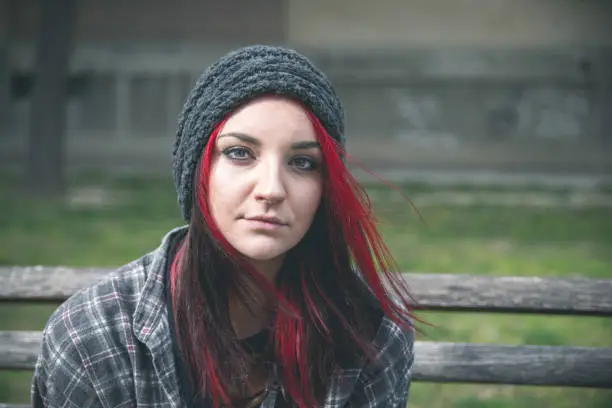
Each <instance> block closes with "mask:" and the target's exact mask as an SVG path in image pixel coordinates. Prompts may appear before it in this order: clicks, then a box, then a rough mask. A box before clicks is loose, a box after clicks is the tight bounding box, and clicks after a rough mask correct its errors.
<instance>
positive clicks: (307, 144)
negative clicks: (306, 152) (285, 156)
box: [291, 140, 321, 150]
mask: <svg viewBox="0 0 612 408" xmlns="http://www.w3.org/2000/svg"><path fill="white" fill-rule="evenodd" d="M291 148H292V149H295V150H301V149H319V148H321V145H320V144H319V142H315V141H311V140H305V141H303V142H295V143H293V144H292V145H291Z"/></svg>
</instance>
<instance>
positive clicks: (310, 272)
mask: <svg viewBox="0 0 612 408" xmlns="http://www.w3.org/2000/svg"><path fill="white" fill-rule="evenodd" d="M308 116H309V118H310V120H311V122H312V125H313V127H314V130H315V132H316V135H317V139H318V142H319V144H320V146H321V151H322V155H323V158H324V166H323V167H324V168H323V170H322V171H323V180H324V192H323V198H322V202H321V205H320V208H319V210H318V212H317V214H316V216H315V219H314V221H313V225H312V226H311V228H310V230H309V231H308V232H307V234H306V236H305V237H304V238H303V240H302V242H300V243H299V244H298V245H297V246H296V247H295V248H294V249H292V250H290V251H289V253H288V254H287V257H286V260H285V266H284V267H283V269H282V270H281V272H280V273H279V278H278V280H277V282H276V283H277V285H276V286H274V285H273V284H271V283H270V282H268V281H267V280H266V279H264V278H263V277H262V276H261V275H259V274H258V273H257V272H256V271H254V270H253V268H251V267H250V266H249V265H248V263H246V262H244V261H243V260H242V258H241V255H240V254H239V253H237V251H236V250H235V249H234V248H232V246H231V245H230V244H229V242H227V240H226V239H225V238H224V237H223V235H222V234H221V232H220V231H219V229H218V228H217V226H216V224H215V222H214V220H213V217H212V215H211V213H210V209H209V207H208V201H207V197H208V179H209V174H210V167H211V163H212V159H213V152H214V146H215V140H216V137H217V135H218V133H219V131H220V129H222V128H223V125H224V122H222V123H221V124H219V125H218V126H217V127H216V129H215V131H214V132H213V133H212V134H211V136H210V139H209V141H208V143H207V145H206V148H205V151H204V153H203V156H202V159H201V164H200V168H199V171H198V172H197V176H196V177H198V179H197V180H198V182H197V191H196V194H195V197H194V201H195V204H197V205H194V206H193V211H192V217H191V221H190V228H189V232H188V234H187V237H186V238H185V241H184V243H183V245H182V246H181V248H180V251H179V254H177V256H176V257H175V260H174V262H173V264H172V271H171V284H172V293H173V309H174V310H173V312H174V314H175V321H176V325H177V333H178V335H179V336H178V337H179V345H180V349H181V351H182V353H183V355H184V358H185V360H186V361H187V363H188V365H189V367H190V372H191V374H192V376H193V378H194V384H195V386H196V388H197V389H199V390H202V391H204V390H205V392H206V393H207V394H208V395H209V396H210V398H211V400H212V403H213V405H214V406H215V407H218V406H220V404H221V403H222V402H223V403H224V404H226V405H229V406H231V398H230V391H229V389H230V387H231V385H232V378H236V375H239V374H241V373H242V374H244V371H241V370H243V369H244V367H245V364H244V362H245V361H246V356H245V353H244V350H242V349H241V346H240V345H239V343H238V341H237V339H236V336H235V334H234V333H233V330H232V327H231V322H230V321H229V312H228V310H227V309H228V308H229V307H228V303H227V292H228V290H229V288H237V290H238V292H239V293H242V294H243V298H244V299H243V300H244V301H245V302H248V301H249V299H247V297H248V296H247V295H246V294H245V291H244V286H241V285H240V275H242V276H244V275H245V272H246V274H247V276H248V277H249V278H250V279H251V280H252V281H253V282H255V283H256V284H257V285H258V286H259V287H260V288H261V289H262V290H265V291H266V292H268V293H274V292H275V293H276V295H277V299H278V301H279V305H280V306H282V307H280V308H279V312H278V313H277V314H276V318H275V321H274V326H273V330H272V337H273V344H274V346H273V352H272V355H273V356H274V359H275V362H276V363H277V364H278V366H279V367H280V370H279V374H280V377H281V378H280V380H281V383H282V384H283V386H284V388H285V390H286V394H287V395H288V397H290V398H291V399H292V400H293V401H294V402H295V404H296V405H297V406H299V407H312V406H315V405H317V404H319V403H321V402H322V399H323V398H324V397H325V392H326V391H327V387H328V385H329V383H330V381H329V380H330V379H331V377H332V376H333V375H334V374H335V373H336V372H337V370H338V369H341V368H344V367H351V366H352V365H354V364H357V363H358V362H359V361H361V360H362V359H370V358H372V356H373V353H372V351H373V350H372V345H371V342H372V340H373V337H374V335H375V334H376V329H377V328H378V325H379V323H380V318H381V316H382V314H384V315H385V316H387V317H388V318H389V319H391V320H393V321H394V322H395V323H397V324H398V325H400V326H401V327H403V329H404V330H413V327H412V324H411V321H412V314H411V312H410V310H411V305H412V298H411V297H410V295H409V292H408V289H407V287H406V283H405V281H404V280H403V279H402V278H401V275H400V274H399V273H398V272H399V270H398V268H397V265H396V263H395V261H394V259H393V257H392V256H391V254H390V252H389V250H388V248H387V247H386V245H385V243H384V240H383V238H382V236H381V235H380V233H379V231H378V230H377V228H376V217H375V216H374V214H373V211H372V208H371V205H370V201H369V198H368V196H367V193H366V192H365V190H364V189H363V188H362V187H361V186H360V185H359V183H358V182H357V181H356V180H355V178H354V177H353V176H352V174H351V173H350V171H349V170H348V169H347V167H346V165H345V163H344V161H343V160H342V158H343V157H348V156H347V154H346V152H345V151H344V150H343V149H342V147H341V146H340V145H339V144H338V143H337V142H336V141H335V140H334V139H333V138H332V137H331V136H330V135H329V134H328V133H327V131H326V130H325V128H324V127H323V125H322V124H321V122H320V121H319V120H318V118H317V117H316V116H315V115H314V114H312V113H310V112H308ZM202 247H204V248H202ZM221 268H226V269H229V270H230V273H229V274H228V273H227V271H225V273H220V272H218V271H219V270H222V269H221ZM367 299H370V300H372V301H370V300H367ZM202 345H206V346H205V347H202ZM313 370H316V371H314V372H313Z"/></svg>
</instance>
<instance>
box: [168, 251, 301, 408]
mask: <svg viewBox="0 0 612 408" xmlns="http://www.w3.org/2000/svg"><path fill="white" fill-rule="evenodd" d="M179 243H180V241H179V240H178V239H176V240H175V242H172V243H171V245H170V248H171V251H170V253H169V254H168V261H167V264H166V267H165V273H166V280H165V281H166V306H167V308H168V323H169V326H170V339H171V341H172V351H173V354H174V361H175V362H176V370H177V374H178V382H179V388H180V390H179V391H180V393H181V395H182V396H183V399H184V400H185V402H186V403H187V407H188V408H209V407H212V406H213V404H212V401H211V400H210V397H209V396H208V395H207V396H205V397H203V396H202V395H201V394H200V393H196V392H195V389H194V384H193V381H192V378H191V374H190V373H189V369H188V366H187V364H186V363H185V361H184V360H183V358H182V354H181V352H180V348H179V344H178V338H177V336H176V329H175V322H174V314H173V310H172V294H171V289H170V268H171V265H172V260H173V259H174V256H175V253H176V248H177V245H178V244H179ZM269 339H270V332H269V330H267V329H266V330H263V331H260V332H259V333H256V334H254V335H253V336H250V337H247V338H245V339H244V340H242V341H241V343H242V344H243V346H244V347H245V350H247V352H249V354H260V355H261V354H264V352H265V350H266V348H267V344H268V341H269ZM286 406H289V405H286V404H284V401H283V398H281V396H280V395H279V396H278V397H277V399H276V404H275V408H283V407H286Z"/></svg>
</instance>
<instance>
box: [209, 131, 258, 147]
mask: <svg viewBox="0 0 612 408" xmlns="http://www.w3.org/2000/svg"><path fill="white" fill-rule="evenodd" d="M223 137H235V138H236V139H240V140H242V141H243V142H245V143H250V144H253V145H257V146H259V145H261V142H260V141H259V139H257V138H254V137H253V136H250V135H247V134H246V133H240V132H228V133H223V134H222V135H219V137H218V138H217V139H221V138H223Z"/></svg>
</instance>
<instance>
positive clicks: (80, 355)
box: [31, 227, 414, 408]
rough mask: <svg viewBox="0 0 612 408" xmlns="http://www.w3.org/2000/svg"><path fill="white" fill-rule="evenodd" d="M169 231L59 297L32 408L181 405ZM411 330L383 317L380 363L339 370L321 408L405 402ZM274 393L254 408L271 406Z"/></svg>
mask: <svg viewBox="0 0 612 408" xmlns="http://www.w3.org/2000/svg"><path fill="white" fill-rule="evenodd" d="M184 228H185V227H181V228H177V229H175V230H173V231H170V232H169V233H168V234H167V235H166V236H165V237H164V239H163V240H162V243H161V246H160V247H159V248H157V249H156V250H155V251H153V252H151V253H149V254H146V255H144V256H143V257H141V258H140V259H138V260H136V261H133V262H131V263H129V264H127V265H125V266H123V267H121V268H119V269H118V270H116V271H114V272H113V273H111V274H109V276H107V277H106V278H104V279H103V280H102V281H100V282H98V283H97V284H95V285H93V286H92V287H89V288H87V289H84V290H82V291H80V292H78V293H76V294H74V295H73V296H71V298H70V299H68V300H67V301H66V302H64V303H63V304H62V305H61V306H60V307H59V308H58V309H57V310H56V311H55V312H54V313H53V314H52V316H51V317H50V319H49V321H48V323H47V325H46V327H45V330H44V332H43V341H42V348H41V350H40V354H39V357H38V360H37V362H36V366H35V372H34V377H33V381H32V393H31V397H32V404H33V406H34V407H37V408H38V407H53V408H56V407H57V408H59V407H66V408H68V407H71V408H77V407H78V408H87V407H106V408H121V407H158V408H159V407H168V408H169V407H176V408H178V407H187V406H188V405H187V404H186V403H185V401H184V400H183V399H182V396H181V392H180V388H179V383H178V381H179V379H178V378H179V377H178V374H177V370H176V366H175V361H174V357H173V352H172V339H171V337H170V330H169V323H168V310H167V306H166V301H165V281H164V280H165V276H166V274H165V270H164V269H165V265H166V256H167V253H168V249H169V248H168V247H169V241H170V239H171V236H172V235H173V234H176V233H179V232H183V231H182V230H183V229H184ZM413 339H414V338H413V333H412V332H406V331H404V330H401V329H400V327H399V326H397V325H396V324H395V323H393V322H392V321H391V320H389V319H387V318H386V317H385V318H383V320H382V322H381V325H380V327H379V329H378V333H377V335H376V338H375V340H374V342H375V343H374V344H375V346H376V350H377V351H378V353H379V357H380V358H381V359H382V362H383V364H382V365H376V367H374V365H371V366H370V365H366V366H365V367H362V368H361V369H352V370H344V371H341V372H340V373H339V374H338V375H337V376H335V377H334V379H333V381H332V384H330V387H329V391H328V395H327V397H326V400H325V403H324V407H326V408H336V407H363V408H366V407H369V408H374V407H402V408H403V407H405V406H406V403H407V399H408V390H409V386H410V380H411V367H412V362H413ZM277 395H278V392H276V391H275V390H274V389H273V390H272V391H271V392H270V393H269V394H268V396H267V397H266V399H265V400H264V402H263V403H262V404H261V407H264V408H265V407H270V408H272V407H274V404H275V400H276V398H277Z"/></svg>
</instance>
